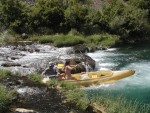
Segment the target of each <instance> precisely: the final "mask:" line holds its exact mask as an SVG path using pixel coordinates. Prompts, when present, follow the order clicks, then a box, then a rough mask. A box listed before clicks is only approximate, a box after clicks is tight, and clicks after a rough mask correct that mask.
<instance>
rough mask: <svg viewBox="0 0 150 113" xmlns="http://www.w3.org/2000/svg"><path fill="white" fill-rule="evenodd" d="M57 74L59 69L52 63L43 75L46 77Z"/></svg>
mask: <svg viewBox="0 0 150 113" xmlns="http://www.w3.org/2000/svg"><path fill="white" fill-rule="evenodd" d="M56 74H57V69H56V67H55V64H54V63H50V64H49V66H48V68H46V69H45V70H44V71H43V72H42V75H43V76H44V77H55V76H56Z"/></svg>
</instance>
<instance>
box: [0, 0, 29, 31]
mask: <svg viewBox="0 0 150 113" xmlns="http://www.w3.org/2000/svg"><path fill="white" fill-rule="evenodd" d="M28 12H29V9H28V7H27V5H26V4H25V2H21V1H20V0H6V1H3V2H2V17H3V18H2V22H3V24H4V25H5V26H6V27H9V28H12V29H13V30H14V31H16V32H23V31H24V30H25V29H28Z"/></svg>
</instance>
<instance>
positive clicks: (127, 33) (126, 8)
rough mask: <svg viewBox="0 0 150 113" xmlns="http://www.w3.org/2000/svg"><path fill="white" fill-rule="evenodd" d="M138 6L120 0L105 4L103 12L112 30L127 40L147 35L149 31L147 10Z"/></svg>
mask: <svg viewBox="0 0 150 113" xmlns="http://www.w3.org/2000/svg"><path fill="white" fill-rule="evenodd" d="M137 6H138V5H137V4H136V5H132V4H129V3H125V2H123V1H120V0H114V1H113V2H111V3H107V4H105V6H104V7H103V9H102V12H103V14H104V17H105V19H106V20H107V23H108V25H109V29H110V31H111V32H113V33H115V34H118V35H120V36H121V37H122V38H123V39H124V40H126V41H127V40H128V41H129V40H132V39H134V38H136V39H137V37H139V38H141V37H142V36H144V35H146V33H147V32H148V31H149V30H148V29H147V24H148V21H147V11H146V10H143V9H140V8H138V7H137ZM130 38H131V39H130ZM137 40H138V39H137Z"/></svg>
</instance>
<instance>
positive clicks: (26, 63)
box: [0, 43, 95, 76]
mask: <svg viewBox="0 0 150 113" xmlns="http://www.w3.org/2000/svg"><path fill="white" fill-rule="evenodd" d="M82 52H83V51H82ZM66 59H73V60H74V61H75V63H81V62H84V63H85V62H86V63H87V62H88V63H89V64H90V65H91V67H92V68H93V69H94V68H95V61H94V60H93V59H92V58H90V57H89V56H87V55H85V54H83V53H81V52H80V53H77V49H75V48H73V47H64V48H57V47H54V46H49V45H42V44H37V43H29V44H26V43H25V44H16V45H7V46H1V47H0V69H7V70H11V71H13V72H19V73H21V75H24V76H25V75H27V74H30V73H35V72H36V73H37V72H38V73H41V72H42V71H43V70H44V69H45V68H46V67H47V65H48V63H49V62H56V63H59V62H61V63H64V62H65V60H66ZM83 71H84V70H83Z"/></svg>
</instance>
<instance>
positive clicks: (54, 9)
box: [31, 0, 65, 31]
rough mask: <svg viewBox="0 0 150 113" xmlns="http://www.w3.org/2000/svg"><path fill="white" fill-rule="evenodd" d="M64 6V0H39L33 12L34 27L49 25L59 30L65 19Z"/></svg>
mask: <svg viewBox="0 0 150 113" xmlns="http://www.w3.org/2000/svg"><path fill="white" fill-rule="evenodd" d="M64 7H65V6H64V5H63V0H61V1H60V0H37V1H36V4H35V5H34V6H33V7H32V14H31V16H32V19H33V24H34V27H35V28H38V27H49V28H51V29H53V30H55V31H58V29H59V26H60V25H61V23H62V21H63V19H64V15H63V10H64Z"/></svg>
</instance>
